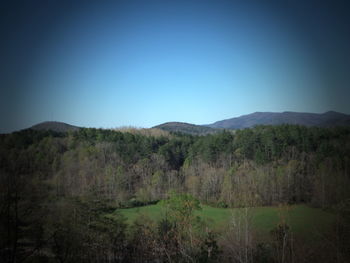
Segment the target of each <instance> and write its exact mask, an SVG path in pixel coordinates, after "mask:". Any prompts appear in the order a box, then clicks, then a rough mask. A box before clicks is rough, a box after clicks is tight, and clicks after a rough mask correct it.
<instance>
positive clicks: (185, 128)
mask: <svg viewBox="0 0 350 263" xmlns="http://www.w3.org/2000/svg"><path fill="white" fill-rule="evenodd" d="M153 128H156V129H161V130H164V131H168V132H181V133H187V134H192V135H205V134H210V133H215V132H217V131H218V129H214V128H211V127H206V126H201V125H195V124H190V123H185V122H166V123H163V124H160V125H157V126H154V127H153Z"/></svg>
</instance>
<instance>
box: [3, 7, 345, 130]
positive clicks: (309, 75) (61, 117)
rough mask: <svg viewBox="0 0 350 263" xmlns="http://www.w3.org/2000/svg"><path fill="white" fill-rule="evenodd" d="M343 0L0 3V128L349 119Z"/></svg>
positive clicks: (108, 126)
mask: <svg viewBox="0 0 350 263" xmlns="http://www.w3.org/2000/svg"><path fill="white" fill-rule="evenodd" d="M349 11H350V8H349V6H348V4H347V3H346V1H334V0H332V1H308V0H303V1H288V0H285V1H280V0H267V1H243V0H236V1H235V0H231V1H220V0H216V1H214V0H213V1H206V0H201V1H199V0H198V1H191V0H187V1H182V0H176V1H166V0H163V1H152V0H139V1H136V0H128V1H74V0H72V1H58V0H46V1H43V0H39V1H8V2H6V1H5V2H4V1H3V2H1V4H0V33H1V39H2V41H1V43H0V74H1V76H0V77H1V78H0V88H1V90H0V92H1V93H0V133H5V132H12V131H14V130H19V129H23V128H27V127H30V126H32V125H34V124H36V123H39V122H43V121H62V122H66V123H69V124H73V125H77V126H84V127H96V128H114V127H120V126H134V127H145V128H148V127H152V126H155V125H158V124H161V123H164V122H168V121H181V122H189V123H194V124H209V123H213V122H215V121H218V120H222V119H227V118H232V117H237V116H240V115H244V114H249V113H253V112H256V111H270V112H283V111H297V112H315V113H323V112H326V111H329V110H334V111H339V112H343V113H348V114H350V103H349V98H350V87H349V84H350V49H349V47H350V16H349V15H348V14H349Z"/></svg>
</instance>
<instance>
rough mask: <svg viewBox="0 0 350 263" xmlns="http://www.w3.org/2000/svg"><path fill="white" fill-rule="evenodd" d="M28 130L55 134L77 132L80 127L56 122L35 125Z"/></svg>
mask: <svg viewBox="0 0 350 263" xmlns="http://www.w3.org/2000/svg"><path fill="white" fill-rule="evenodd" d="M29 129H32V130H38V131H39V130H52V131H55V132H67V131H76V130H79V129H80V127H78V126H73V125H70V124H67V123H64V122H57V121H45V122H41V123H39V124H36V125H34V126H32V127H30V128H29Z"/></svg>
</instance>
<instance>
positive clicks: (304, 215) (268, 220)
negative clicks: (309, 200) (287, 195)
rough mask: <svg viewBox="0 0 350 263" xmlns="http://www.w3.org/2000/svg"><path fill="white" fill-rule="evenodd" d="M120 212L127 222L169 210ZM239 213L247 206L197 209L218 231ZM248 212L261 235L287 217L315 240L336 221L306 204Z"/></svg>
mask: <svg viewBox="0 0 350 263" xmlns="http://www.w3.org/2000/svg"><path fill="white" fill-rule="evenodd" d="M118 211H120V212H121V214H122V215H124V216H125V217H126V218H127V221H128V223H132V222H133V221H134V220H135V219H136V218H137V217H138V216H140V215H141V214H142V215H146V216H148V217H150V218H151V219H153V220H160V219H161V218H164V217H165V214H166V209H165V208H164V207H162V206H161V205H159V204H156V205H149V206H143V207H137V208H128V209H119V210H118ZM240 213H245V210H244V208H234V209H229V208H215V207H210V206H206V205H202V210H201V211H196V215H197V216H199V217H200V218H201V219H202V220H204V221H205V222H207V224H208V225H209V226H210V227H212V228H213V229H217V230H223V229H225V228H227V227H228V224H229V223H230V220H232V218H233V217H234V216H237V215H238V214H240ZM248 214H249V215H250V216H251V218H252V224H253V227H254V229H255V230H256V232H257V233H258V234H259V235H262V236H268V234H269V233H270V231H271V230H272V229H273V228H274V227H276V226H277V224H278V223H279V222H281V221H282V220H284V221H285V222H286V223H287V224H288V225H289V226H290V227H291V229H292V231H293V233H295V234H297V235H299V236H303V237H304V238H306V239H312V238H314V235H313V234H318V233H323V232H324V231H326V230H327V229H329V228H330V227H331V225H332V222H334V220H335V216H334V215H333V214H331V213H328V212H325V211H323V210H321V209H317V208H311V207H308V206H306V205H292V206H288V207H254V208H249V209H248Z"/></svg>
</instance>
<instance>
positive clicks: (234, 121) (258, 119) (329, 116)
mask: <svg viewBox="0 0 350 263" xmlns="http://www.w3.org/2000/svg"><path fill="white" fill-rule="evenodd" d="M280 124H297V125H304V126H318V127H334V126H350V115H348V114H343V113H339V112H335V111H327V112H325V113H321V114H319V113H305V112H290V111H285V112H254V113H251V114H248V115H242V116H240V117H235V118H231V119H226V120H221V121H217V122H214V123H212V124H205V125H195V124H191V123H185V122H166V123H163V124H160V125H157V126H154V127H152V128H157V129H161V130H165V131H169V132H181V133H187V134H193V135H205V134H210V133H215V132H217V131H220V130H222V129H230V130H237V129H245V128H251V127H254V126H256V125H280ZM79 128H80V127H78V126H73V125H70V124H67V123H63V122H53V121H50V122H42V123H39V124H36V125H34V126H32V127H30V129H34V130H53V131H57V132H67V131H75V130H78V129H79Z"/></svg>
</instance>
